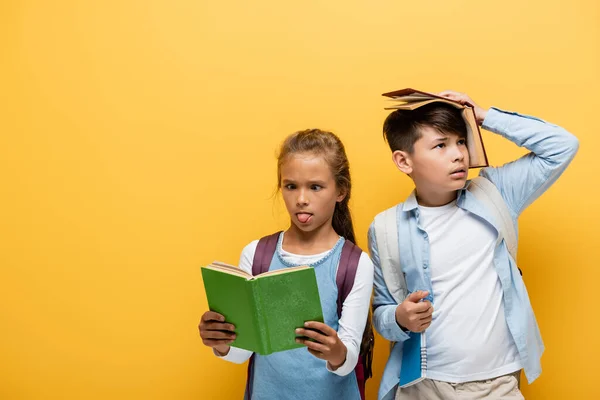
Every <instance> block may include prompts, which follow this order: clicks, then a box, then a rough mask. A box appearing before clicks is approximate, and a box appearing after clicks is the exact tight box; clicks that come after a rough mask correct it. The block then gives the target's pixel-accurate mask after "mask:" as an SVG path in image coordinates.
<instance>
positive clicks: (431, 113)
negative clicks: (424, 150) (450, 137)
mask: <svg viewBox="0 0 600 400" xmlns="http://www.w3.org/2000/svg"><path fill="white" fill-rule="evenodd" d="M424 127H431V128H433V129H435V130H437V131H439V132H440V133H442V134H448V133H456V134H458V135H460V136H463V137H464V138H465V139H466V137H467V125H466V123H465V121H464V119H463V118H462V114H461V110H459V109H457V108H456V107H453V106H451V105H449V104H444V103H429V104H427V105H424V106H422V107H419V108H417V109H415V110H412V111H410V110H396V111H394V112H392V113H391V114H390V115H388V117H387V118H386V119H385V122H384V123H383V135H384V137H385V139H386V141H387V142H388V144H389V145H390V149H391V150H392V152H394V151H396V150H401V151H406V152H408V153H412V152H413V151H414V145H415V142H416V141H417V140H419V139H420V138H421V129H422V128H424Z"/></svg>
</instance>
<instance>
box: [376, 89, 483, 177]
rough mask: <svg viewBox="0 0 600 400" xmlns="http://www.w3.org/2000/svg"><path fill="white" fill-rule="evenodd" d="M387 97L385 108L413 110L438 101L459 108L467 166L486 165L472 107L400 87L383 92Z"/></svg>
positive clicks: (478, 166) (477, 166)
mask: <svg viewBox="0 0 600 400" xmlns="http://www.w3.org/2000/svg"><path fill="white" fill-rule="evenodd" d="M383 96H385V97H389V98H390V99H391V100H392V104H390V105H388V106H387V107H385V109H386V110H410V111H412V110H414V109H416V108H419V107H421V106H424V105H426V104H430V103H434V102H439V103H446V104H450V105H451V106H454V107H456V108H457V109H459V110H461V112H462V117H463V119H464V120H465V123H466V124H467V149H468V150H469V168H480V167H487V166H488V159H487V154H486V153H485V148H484V147H483V141H482V139H481V131H480V130H479V126H478V125H477V120H476V119H475V111H474V110H473V107H470V106H465V105H462V104H460V103H458V102H456V101H453V100H450V99H447V98H445V97H441V96H438V95H435V94H433V93H427V92H421V91H419V90H415V89H410V88H407V89H402V90H396V91H394V92H389V93H384V94H383Z"/></svg>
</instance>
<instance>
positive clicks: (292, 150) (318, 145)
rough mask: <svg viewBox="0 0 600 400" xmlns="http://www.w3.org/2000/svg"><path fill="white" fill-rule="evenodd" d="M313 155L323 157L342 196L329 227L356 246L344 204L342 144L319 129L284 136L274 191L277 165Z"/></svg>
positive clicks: (346, 181)
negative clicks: (302, 154)
mask: <svg viewBox="0 0 600 400" xmlns="http://www.w3.org/2000/svg"><path fill="white" fill-rule="evenodd" d="M298 153H313V154H316V155H320V156H323V157H324V159H325V161H326V162H327V164H328V165H329V168H331V173H332V175H333V177H334V179H335V184H336V186H337V188H338V189H340V190H342V191H343V193H345V194H346V196H345V197H344V200H342V201H340V202H338V203H336V205H335V210H334V212H333V220H332V225H333V229H334V230H335V232H336V233H337V234H338V235H340V236H343V237H344V238H345V239H347V240H349V241H351V242H353V243H356V241H355V237H354V226H353V224H352V215H350V208H349V207H348V202H349V201H350V193H351V189H352V183H351V181H350V165H349V163H348V157H347V156H346V150H345V149H344V145H343V144H342V141H341V140H340V139H339V138H338V137H337V136H336V135H334V134H333V133H331V132H327V131H322V130H320V129H306V130H303V131H298V132H296V133H293V134H291V135H290V136H288V137H287V138H286V139H285V141H284V142H283V144H282V145H281V149H280V151H279V156H278V158H277V188H278V189H281V166H282V165H283V163H284V162H285V161H286V159H287V158H288V157H289V156H290V155H293V154H298Z"/></svg>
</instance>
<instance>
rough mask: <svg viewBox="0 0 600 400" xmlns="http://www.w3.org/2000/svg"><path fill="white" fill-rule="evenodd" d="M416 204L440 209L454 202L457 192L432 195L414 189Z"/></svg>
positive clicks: (431, 193)
mask: <svg viewBox="0 0 600 400" xmlns="http://www.w3.org/2000/svg"><path fill="white" fill-rule="evenodd" d="M415 192H416V196H417V203H418V204H419V205H420V206H423V207H441V206H445V205H446V204H449V203H452V202H453V201H454V200H456V196H457V194H458V191H456V190H455V191H452V192H446V193H433V192H427V191H425V190H419V189H416V190H415Z"/></svg>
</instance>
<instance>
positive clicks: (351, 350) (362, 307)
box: [215, 240, 373, 376]
mask: <svg viewBox="0 0 600 400" xmlns="http://www.w3.org/2000/svg"><path fill="white" fill-rule="evenodd" d="M257 245H258V240H255V241H253V242H251V243H250V244H249V245H247V246H246V247H245V248H244V250H243V251H242V255H241V257H240V262H239V267H240V268H241V269H242V270H244V271H246V272H247V273H249V274H251V273H252V261H253V260H254V253H255V252H256V246H257ZM327 253H328V252H324V253H319V254H313V255H298V254H292V253H289V252H287V251H285V250H282V253H281V256H282V257H283V258H284V259H285V260H286V261H288V262H289V263H292V264H296V265H304V264H312V263H315V262H317V261H319V260H320V259H322V258H323V257H325V256H326V255H327ZM372 290H373V263H372V262H371V259H370V258H369V256H368V254H367V253H364V252H363V253H362V254H361V256H360V259H359V262H358V269H357V270H356V276H355V278H354V286H352V290H351V291H350V293H349V294H348V296H347V297H346V299H345V300H344V304H343V306H342V315H341V317H340V320H339V327H338V337H339V338H340V340H341V341H342V343H344V345H345V346H346V349H347V354H346V361H345V362H344V364H342V365H341V366H340V367H339V368H337V369H336V370H335V371H334V370H333V369H332V368H331V366H330V365H329V363H327V369H328V370H329V371H331V372H333V373H334V374H337V375H340V376H344V375H347V374H349V373H350V372H352V371H353V370H354V367H356V363H357V361H358V353H359V351H360V343H361V341H362V336H363V332H364V329H365V324H366V322H367V315H368V313H369V307H370V302H371V293H372ZM215 355H216V356H217V357H220V358H222V359H223V360H226V361H230V362H233V363H236V364H241V363H243V362H245V361H246V360H248V359H249V358H250V356H251V355H252V352H251V351H249V350H245V349H240V348H237V347H231V348H230V350H229V353H227V355H225V356H222V357H221V356H219V355H218V354H217V353H215Z"/></svg>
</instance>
